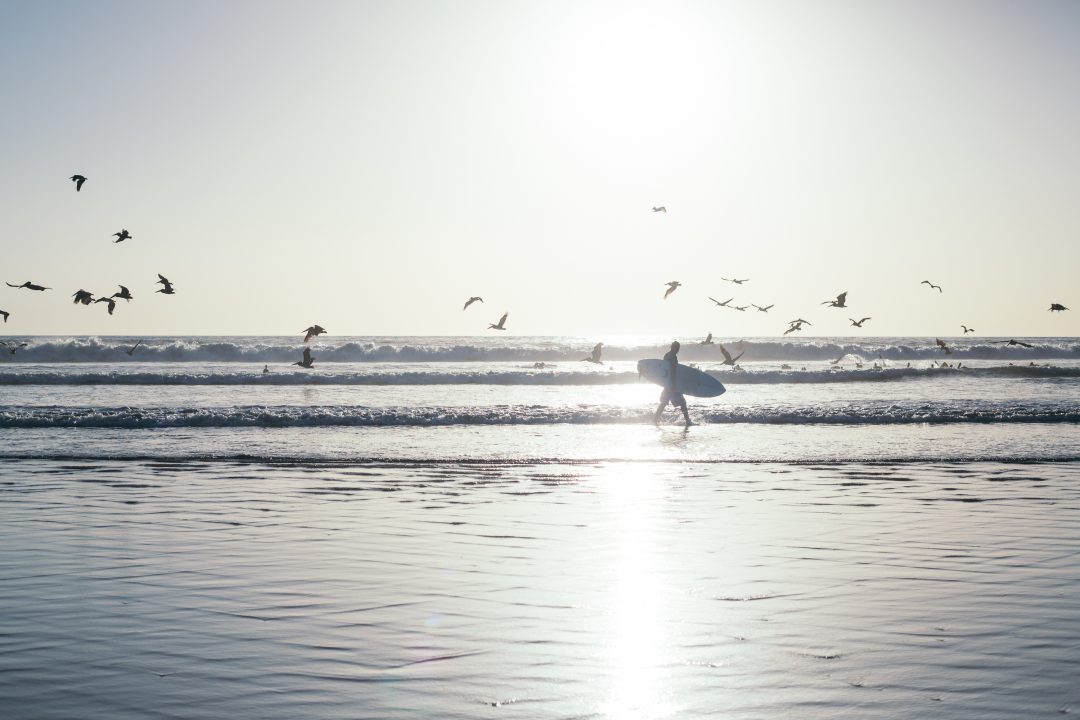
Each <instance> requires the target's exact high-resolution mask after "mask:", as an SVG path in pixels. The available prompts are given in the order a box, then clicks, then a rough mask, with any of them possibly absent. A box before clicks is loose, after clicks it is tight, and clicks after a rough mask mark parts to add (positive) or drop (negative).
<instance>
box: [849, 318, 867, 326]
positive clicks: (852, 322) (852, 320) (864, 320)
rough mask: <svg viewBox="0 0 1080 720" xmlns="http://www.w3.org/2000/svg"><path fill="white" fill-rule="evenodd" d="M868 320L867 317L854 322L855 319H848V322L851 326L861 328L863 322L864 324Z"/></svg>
mask: <svg viewBox="0 0 1080 720" xmlns="http://www.w3.org/2000/svg"><path fill="white" fill-rule="evenodd" d="M869 319H870V318H868V317H864V318H863V319H862V320H856V319H855V318H848V320H850V321H851V324H852V326H853V327H857V328H861V327H862V324H863V323H864V322H866V321H867V320H869Z"/></svg>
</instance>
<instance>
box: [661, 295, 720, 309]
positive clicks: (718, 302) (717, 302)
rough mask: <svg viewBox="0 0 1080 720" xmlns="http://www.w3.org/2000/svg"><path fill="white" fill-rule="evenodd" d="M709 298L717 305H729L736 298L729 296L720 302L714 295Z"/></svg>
mask: <svg viewBox="0 0 1080 720" xmlns="http://www.w3.org/2000/svg"><path fill="white" fill-rule="evenodd" d="M664 297H667V295H665V296H664ZM709 299H710V300H712V301H713V302H714V303H716V304H717V305H719V306H720V307H727V304H728V303H729V302H731V301H732V300H734V299H735V298H733V297H729V298H728V299H727V300H725V301H724V302H720V301H719V300H717V299H716V298H714V297H709Z"/></svg>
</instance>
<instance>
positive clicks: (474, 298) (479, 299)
mask: <svg viewBox="0 0 1080 720" xmlns="http://www.w3.org/2000/svg"><path fill="white" fill-rule="evenodd" d="M475 302H484V298H482V297H480V296H479V295H473V296H472V297H471V298H469V299H468V300H466V301H465V307H463V308H461V309H462V310H468V309H469V306H470V305H472V304H473V303H475Z"/></svg>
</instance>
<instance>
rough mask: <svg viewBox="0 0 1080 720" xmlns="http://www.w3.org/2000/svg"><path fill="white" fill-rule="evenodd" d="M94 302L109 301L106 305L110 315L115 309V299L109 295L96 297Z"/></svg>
mask: <svg viewBox="0 0 1080 720" xmlns="http://www.w3.org/2000/svg"><path fill="white" fill-rule="evenodd" d="M94 302H96V303H99V302H103V303H109V305H108V307H109V314H110V315H112V314H113V310H115V309H116V301H115V300H113V299H112V298H111V297H99V298H98V299H97V300H95V301H94Z"/></svg>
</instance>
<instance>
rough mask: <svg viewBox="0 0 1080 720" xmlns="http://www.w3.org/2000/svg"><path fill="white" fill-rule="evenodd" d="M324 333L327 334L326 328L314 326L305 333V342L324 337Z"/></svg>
mask: <svg viewBox="0 0 1080 720" xmlns="http://www.w3.org/2000/svg"><path fill="white" fill-rule="evenodd" d="M324 332H326V328H324V327H323V326H322V325H312V326H311V327H309V328H308V329H307V330H305V331H304V342H307V341H308V340H310V339H311V338H313V337H317V336H319V335H322V334H323V333H324Z"/></svg>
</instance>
